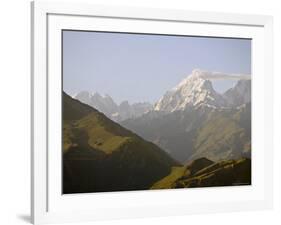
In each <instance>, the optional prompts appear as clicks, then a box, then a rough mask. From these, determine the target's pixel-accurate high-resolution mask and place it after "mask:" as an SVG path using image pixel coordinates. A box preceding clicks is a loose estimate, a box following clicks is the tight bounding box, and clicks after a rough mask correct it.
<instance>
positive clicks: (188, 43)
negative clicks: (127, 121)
mask: <svg viewBox="0 0 281 225" xmlns="http://www.w3.org/2000/svg"><path fill="white" fill-rule="evenodd" d="M193 69H202V70H208V71H216V72H223V73H239V74H241V73H242V74H251V41H250V40H245V39H226V38H203V37H187V36H164V35H141V34H124V33H123V34H121V33H104V32H81V31H63V89H64V91H66V92H67V93H69V94H70V95H73V94H75V93H77V92H79V91H85V90H86V91H90V92H99V93H100V94H109V95H110V96H111V97H112V98H113V99H114V100H115V101H116V102H118V103H120V101H123V100H128V101H129V102H130V103H133V102H142V101H149V102H151V103H154V102H155V101H157V100H158V99H159V98H160V97H161V96H162V95H163V94H164V93H165V92H166V91H167V90H169V89H171V88H173V87H174V86H176V85H177V84H178V83H179V82H180V81H181V80H182V79H183V78H185V77H187V76H188V75H189V74H190V73H191V71H192V70H193ZM233 82H235V81H215V82H213V84H214V87H215V89H216V90H217V91H219V92H223V91H225V90H226V89H228V88H229V87H231V86H232V85H233Z"/></svg>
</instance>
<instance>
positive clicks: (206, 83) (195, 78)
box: [154, 69, 225, 112]
mask: <svg viewBox="0 0 281 225" xmlns="http://www.w3.org/2000/svg"><path fill="white" fill-rule="evenodd" d="M205 73H207V72H205V71H202V70H198V69H196V70H193V71H192V73H191V74H190V75H189V76H188V77H186V78H185V79H184V80H182V81H181V82H180V83H179V84H178V85H177V86H176V87H174V88H173V89H172V90H170V91H168V92H166V94H165V95H164V96H163V97H162V98H161V99H160V100H159V101H158V102H157V103H156V104H155V108H154V110H156V111H169V112H173V111H176V110H184V109H185V108H186V107H188V106H198V105H201V104H205V105H211V106H222V105H223V104H224V103H225V100H224V98H223V97H222V96H221V95H220V94H218V93H217V92H216V91H215V90H214V88H213V85H212V82H211V81H210V80H208V79H204V78H203V77H204V75H205Z"/></svg>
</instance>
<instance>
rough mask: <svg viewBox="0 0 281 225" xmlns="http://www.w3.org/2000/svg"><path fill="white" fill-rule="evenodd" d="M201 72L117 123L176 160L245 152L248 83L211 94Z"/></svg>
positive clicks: (248, 122) (247, 147)
mask: <svg viewBox="0 0 281 225" xmlns="http://www.w3.org/2000/svg"><path fill="white" fill-rule="evenodd" d="M206 75H208V73H207V72H205V71H200V70H194V71H193V72H192V74H191V75H190V76H188V77H187V78H185V79H184V80H183V81H182V82H180V83H179V84H178V85H177V86H176V87H174V88H173V89H171V90H170V91H168V92H166V94H165V95H163V97H162V98H161V99H160V100H159V101H158V102H157V103H156V104H155V107H154V110H151V111H150V112H148V113H146V114H143V115H142V116H140V117H138V118H132V119H127V120H125V121H122V122H120V124H121V125H122V126H124V127H126V128H128V129H130V130H132V131H133V132H135V133H137V134H138V135H140V136H141V137H143V138H144V139H146V140H148V141H151V142H153V143H155V144H157V145H158V146H159V147H160V148H162V149H163V150H165V151H166V152H167V153H168V154H169V155H170V156H172V157H173V158H174V159H176V160H178V161H179V162H181V163H185V162H187V161H189V160H195V159H198V158H201V157H207V158H208V159H210V160H213V161H219V160H227V159H238V158H241V157H250V156H251V81H250V80H239V81H238V82H237V84H236V85H235V86H234V87H233V88H230V89H229V90H228V91H226V92H225V93H224V94H219V93H217V92H216V91H215V90H214V88H213V86H212V83H211V81H210V80H208V79H205V78H204V77H206Z"/></svg>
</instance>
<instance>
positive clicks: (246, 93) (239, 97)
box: [223, 80, 251, 106]
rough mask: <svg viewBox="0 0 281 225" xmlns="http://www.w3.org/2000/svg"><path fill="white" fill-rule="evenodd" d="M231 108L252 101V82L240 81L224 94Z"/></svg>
mask: <svg viewBox="0 0 281 225" xmlns="http://www.w3.org/2000/svg"><path fill="white" fill-rule="evenodd" d="M223 96H224V98H225V99H226V101H227V102H228V105H229V106H239V105H242V104H245V103H249V102H250V101H251V80H239V81H238V82H237V84H236V85H235V86H234V87H233V88H230V89H229V90H227V91H226V92H225V93H224V94H223Z"/></svg>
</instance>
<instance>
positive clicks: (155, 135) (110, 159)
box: [63, 70, 251, 194]
mask: <svg viewBox="0 0 281 225" xmlns="http://www.w3.org/2000/svg"><path fill="white" fill-rule="evenodd" d="M245 77H246V76H244V77H243V79H241V80H238V82H237V84H236V85H235V86H234V87H233V88H230V89H229V90H227V91H226V92H225V93H223V94H220V93H217V92H216V91H215V90H214V88H213V86H212V82H211V81H210V80H209V78H208V76H206V72H205V71H200V70H194V71H193V72H192V74H191V75H189V76H188V77H187V78H186V79H184V80H183V81H182V82H180V83H179V84H178V85H177V86H176V87H175V88H173V89H172V90H170V91H167V92H166V94H164V95H163V97H162V98H161V99H159V101H157V103H156V104H155V105H154V106H152V105H151V104H149V103H136V104H132V105H130V104H129V103H128V102H123V103H121V104H120V105H117V104H116V103H115V102H114V101H113V99H112V98H111V97H110V96H108V95H106V96H101V95H99V94H98V93H95V94H89V93H88V92H80V93H78V94H77V95H76V96H74V97H75V98H76V99H74V98H72V97H70V96H69V95H67V94H66V93H63V193H65V194H67V193H87V192H101V191H102V192H104V191H128V190H147V189H162V188H185V187H208V186H227V185H248V184H251V81H250V80H249V79H245ZM246 78H247V77H246ZM115 121H118V123H117V122H115Z"/></svg>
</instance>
